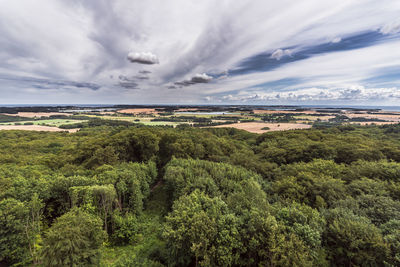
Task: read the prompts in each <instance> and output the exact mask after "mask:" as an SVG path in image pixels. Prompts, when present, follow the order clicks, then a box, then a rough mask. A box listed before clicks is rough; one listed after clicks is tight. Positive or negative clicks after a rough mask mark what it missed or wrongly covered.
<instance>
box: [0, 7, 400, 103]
mask: <svg viewBox="0 0 400 267" xmlns="http://www.w3.org/2000/svg"><path fill="white" fill-rule="evenodd" d="M24 103H32V104H39V103H41V104H53V103H54V104H63V103H65V104H66V103H76V104H80V103H93V104H95V103H115V104H119V103H121V104H122V103H124V104H180V103H181V104H224V103H232V104H348V105H398V103H400V1H394V0H380V1H376V0H337V1H321V0H303V1H295V0H280V1H272V0H248V1H245V0H241V1H238V0H221V1H215V0H202V1H191V0H174V1H172V0H171V1H168V0H147V1H139V0H113V1H109V0H96V1H86V0H38V1H31V0H18V1H6V0H0V104H24Z"/></svg>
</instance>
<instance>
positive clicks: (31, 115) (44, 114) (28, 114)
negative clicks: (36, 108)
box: [4, 112, 72, 118]
mask: <svg viewBox="0 0 400 267" xmlns="http://www.w3.org/2000/svg"><path fill="white" fill-rule="evenodd" d="M4 115H7V116H20V117H25V118H35V117H36V118H40V117H50V116H53V115H64V116H71V115H72V114H69V113H63V112H18V113H17V114H4Z"/></svg>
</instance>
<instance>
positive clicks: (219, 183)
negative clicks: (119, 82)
mask: <svg viewBox="0 0 400 267" xmlns="http://www.w3.org/2000/svg"><path fill="white" fill-rule="evenodd" d="M86 126H87V128H84V129H82V130H80V131H79V132H77V133H66V132H29V131H0V264H4V265H6V266H27V265H34V266H399V265H400V141H399V140H400V125H385V126H363V127H361V126H351V127H347V126H338V127H331V128H321V129H315V128H314V129H307V130H292V131H285V132H270V133H265V134H262V135H258V134H252V133H248V132H245V131H241V130H235V129H228V128H218V129H217V128H213V129H211V128H210V129H200V128H189V127H178V128H168V127H147V126H141V125H139V126H132V125H131V124H118V125H103V126H97V125H96V124H93V125H86Z"/></svg>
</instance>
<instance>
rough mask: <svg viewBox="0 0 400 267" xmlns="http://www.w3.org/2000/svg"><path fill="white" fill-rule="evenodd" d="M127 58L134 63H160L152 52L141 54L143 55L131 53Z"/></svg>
mask: <svg viewBox="0 0 400 267" xmlns="http://www.w3.org/2000/svg"><path fill="white" fill-rule="evenodd" d="M127 58H128V60H129V61H130V62H132V63H139V64H148V65H152V64H158V63H160V62H159V61H158V58H157V56H156V55H154V54H153V53H151V52H141V53H137V52H136V53H135V52H129V54H128V56H127Z"/></svg>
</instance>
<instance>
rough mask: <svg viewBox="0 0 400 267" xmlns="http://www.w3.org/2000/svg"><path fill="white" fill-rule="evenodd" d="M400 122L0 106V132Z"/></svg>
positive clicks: (199, 109)
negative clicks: (94, 127) (129, 126)
mask: <svg viewBox="0 0 400 267" xmlns="http://www.w3.org/2000/svg"><path fill="white" fill-rule="evenodd" d="M399 122H400V112H398V111H386V110H383V109H375V108H348V107H346V108H342V107H329V108H326V107H296V106H240V105H239V106H129V105H124V106H118V105H110V106H73V105H71V106H32V107H29V106H20V107H18V106H14V107H0V130H15V129H18V130H35V131H69V132H75V131H78V130H79V129H80V128H83V127H86V126H87V125H88V124H90V123H91V124H95V125H101V124H103V123H108V124H110V123H111V124H113V123H117V124H118V123H127V124H138V123H140V124H144V125H149V126H166V127H177V126H179V127H184V126H185V125H186V126H190V127H219V128H220V127H232V128H237V129H242V130H246V131H249V132H253V133H264V132H270V131H284V130H293V129H306V128H311V127H320V128H321V127H331V126H337V125H343V124H358V125H370V124H375V125H382V124H397V123H399Z"/></svg>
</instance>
